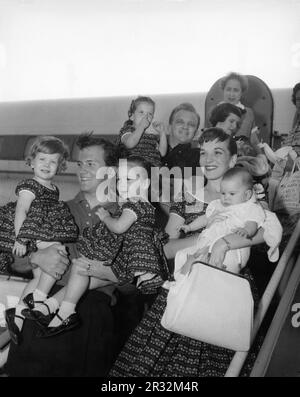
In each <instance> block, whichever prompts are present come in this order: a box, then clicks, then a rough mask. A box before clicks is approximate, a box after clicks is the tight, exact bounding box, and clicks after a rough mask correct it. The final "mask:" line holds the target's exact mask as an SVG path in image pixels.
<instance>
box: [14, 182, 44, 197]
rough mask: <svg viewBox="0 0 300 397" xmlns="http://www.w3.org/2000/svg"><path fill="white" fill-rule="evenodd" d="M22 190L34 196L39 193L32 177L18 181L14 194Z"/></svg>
mask: <svg viewBox="0 0 300 397" xmlns="http://www.w3.org/2000/svg"><path fill="white" fill-rule="evenodd" d="M22 190H27V191H29V192H31V193H32V194H33V195H34V196H35V197H36V196H38V194H39V185H38V183H37V182H36V181H35V180H33V179H24V180H22V181H21V182H20V183H18V185H17V187H16V195H17V196H18V195H19V193H20V192H21V191H22Z"/></svg>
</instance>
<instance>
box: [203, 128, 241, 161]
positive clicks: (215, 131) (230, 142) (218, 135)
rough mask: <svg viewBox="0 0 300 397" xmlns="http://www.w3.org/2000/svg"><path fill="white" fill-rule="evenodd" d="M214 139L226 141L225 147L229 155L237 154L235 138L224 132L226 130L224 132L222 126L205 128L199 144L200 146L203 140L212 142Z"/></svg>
mask: <svg viewBox="0 0 300 397" xmlns="http://www.w3.org/2000/svg"><path fill="white" fill-rule="evenodd" d="M215 140H217V141H220V142H227V147H228V150H229V153H230V154H231V156H233V155H234V154H237V145H236V142H235V140H234V139H233V138H232V137H231V136H230V135H228V134H226V132H224V131H223V130H222V128H217V127H212V128H207V129H206V130H205V131H203V133H202V135H201V136H200V138H199V144H200V146H202V145H203V144H204V143H205V142H212V141H215Z"/></svg>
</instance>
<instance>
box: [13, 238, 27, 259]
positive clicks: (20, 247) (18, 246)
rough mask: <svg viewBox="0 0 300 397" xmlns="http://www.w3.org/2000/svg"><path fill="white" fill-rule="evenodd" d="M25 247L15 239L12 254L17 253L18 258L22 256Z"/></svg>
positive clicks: (24, 252)
mask: <svg viewBox="0 0 300 397" xmlns="http://www.w3.org/2000/svg"><path fill="white" fill-rule="evenodd" d="M26 251H27V248H26V245H25V244H21V243H19V242H18V241H15V244H14V246H13V249H12V253H13V255H17V256H18V257H19V258H22V256H24V255H25V254H26Z"/></svg>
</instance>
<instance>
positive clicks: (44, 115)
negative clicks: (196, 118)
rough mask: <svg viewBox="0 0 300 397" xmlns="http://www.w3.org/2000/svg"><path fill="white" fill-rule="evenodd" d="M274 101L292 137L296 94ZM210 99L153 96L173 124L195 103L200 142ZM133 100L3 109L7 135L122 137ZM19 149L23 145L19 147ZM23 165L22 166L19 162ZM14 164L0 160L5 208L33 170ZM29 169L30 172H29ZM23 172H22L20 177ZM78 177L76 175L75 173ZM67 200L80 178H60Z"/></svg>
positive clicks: (1, 128) (280, 92)
mask: <svg viewBox="0 0 300 397" xmlns="http://www.w3.org/2000/svg"><path fill="white" fill-rule="evenodd" d="M272 94H273V98H274V121H273V131H278V133H280V134H282V133H283V134H284V133H287V132H288V131H289V130H290V128H291V125H292V120H293V117H294V112H295V108H294V105H293V104H292V103H291V89H277V90H276V89H274V90H272ZM205 97H206V93H199V94H194V93H193V94H169V95H157V96H155V95H153V96H152V98H153V99H154V101H155V102H156V111H155V119H156V120H161V121H163V122H165V123H166V125H167V124H168V117H169V115H170V112H171V110H172V109H173V108H174V107H175V106H176V105H178V104H179V103H182V102H191V103H192V104H193V105H194V106H195V108H196V109H197V111H198V112H199V114H200V116H201V123H200V128H199V132H198V136H199V135H200V134H201V129H202V128H203V127H204V103H205ZM131 99H132V98H131V97H125V96H124V97H116V98H111V97H110V98H85V99H59V100H40V101H22V102H2V103H0V136H1V135H41V134H43V135H46V134H50V135H70V134H74V135H77V134H80V133H82V132H84V131H94V133H95V134H101V135H102V134H103V135H117V134H118V132H119V130H120V127H121V126H122V124H123V123H124V121H125V120H126V118H127V111H128V108H129V105H130V101H131ZM16 144H17V142H16ZM19 163H20V162H19ZM10 165H11V162H10V161H1V160H0V205H3V204H5V203H7V202H8V201H11V200H15V198H16V197H15V194H14V189H15V186H16V184H17V183H18V181H19V180H20V179H22V178H24V177H27V176H28V175H30V169H29V168H27V167H25V168H23V163H22V164H21V165H20V164H19V165H18V167H17V168H15V167H10ZM23 169H24V171H23ZM20 171H21V172H20ZM72 173H73V171H72ZM56 183H57V185H58V187H59V188H60V192H61V196H60V197H61V199H62V200H69V199H71V198H72V197H74V195H75V194H76V193H77V191H78V186H77V183H76V176H75V175H74V173H73V174H72V175H70V174H68V175H62V176H58V177H56Z"/></svg>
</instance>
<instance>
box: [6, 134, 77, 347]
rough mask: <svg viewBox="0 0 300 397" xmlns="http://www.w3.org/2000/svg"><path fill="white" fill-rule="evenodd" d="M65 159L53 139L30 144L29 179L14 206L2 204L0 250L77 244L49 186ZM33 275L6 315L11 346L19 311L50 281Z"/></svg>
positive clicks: (66, 212) (18, 324)
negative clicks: (30, 169)
mask: <svg viewBox="0 0 300 397" xmlns="http://www.w3.org/2000/svg"><path fill="white" fill-rule="evenodd" d="M68 156H69V150H68V148H67V146H66V145H65V144H64V143H63V142H62V141H61V140H60V139H58V138H56V137H53V136H42V137H38V138H36V139H35V141H34V142H33V144H32V146H31V148H30V150H29V154H28V157H27V164H28V165H29V166H30V167H31V168H32V169H33V172H34V176H33V178H29V179H25V180H22V181H21V182H20V183H19V184H18V185H17V187H16V194H17V196H18V199H17V202H11V203H8V204H7V205H5V206H4V207H2V208H1V209H0V249H1V250H2V251H4V252H5V251H6V252H9V251H10V253H11V254H15V255H17V256H20V257H21V256H24V255H26V254H28V255H30V253H31V252H32V251H35V250H36V249H43V248H46V247H47V246H49V245H51V244H54V243H58V242H59V243H66V242H71V241H75V240H76V239H77V226H76V224H75V222H74V219H73V217H72V215H71V213H70V211H69V209H68V207H67V205H66V204H65V203H64V202H62V201H59V190H58V188H57V186H55V185H54V184H53V183H52V180H53V178H54V176H55V175H56V174H57V172H59V171H62V170H64V169H65V168H66V160H67V158H68ZM33 275H34V277H33V279H32V280H31V281H30V282H29V283H28V284H27V286H26V288H25V289H24V291H23V294H22V296H21V298H20V301H19V303H18V305H17V307H16V309H15V311H14V309H8V310H7V311H6V321H7V325H8V329H9V331H10V333H11V336H12V340H13V342H15V343H18V342H19V341H20V332H19V331H20V330H21V329H22V325H23V321H24V316H23V315H22V310H23V309H26V308H27V307H29V308H33V307H34V306H35V304H36V303H37V302H39V303H40V302H42V301H44V300H45V299H46V298H47V294H48V292H49V291H50V289H51V287H52V286H53V285H54V283H55V281H56V279H55V278H53V277H52V276H50V275H49V274H47V273H45V272H42V271H41V270H40V269H39V268H36V269H34V270H33Z"/></svg>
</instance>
